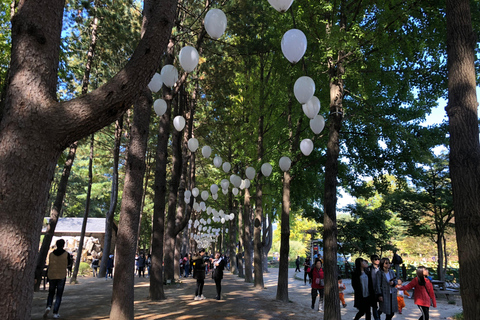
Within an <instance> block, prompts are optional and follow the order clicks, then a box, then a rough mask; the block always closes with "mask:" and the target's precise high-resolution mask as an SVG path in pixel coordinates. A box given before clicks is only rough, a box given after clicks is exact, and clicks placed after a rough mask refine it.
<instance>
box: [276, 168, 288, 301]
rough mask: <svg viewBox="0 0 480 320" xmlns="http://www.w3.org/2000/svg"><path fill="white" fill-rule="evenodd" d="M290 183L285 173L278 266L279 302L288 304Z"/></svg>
mask: <svg viewBox="0 0 480 320" xmlns="http://www.w3.org/2000/svg"><path fill="white" fill-rule="evenodd" d="M290 182H291V177H290V173H289V172H288V171H286V172H284V173H283V194H282V217H281V229H280V233H281V234H280V264H279V266H278V283H277V297H276V299H277V300H281V301H283V302H288V254H289V252H290Z"/></svg>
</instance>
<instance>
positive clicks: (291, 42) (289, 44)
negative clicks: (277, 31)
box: [281, 29, 308, 103]
mask: <svg viewBox="0 0 480 320" xmlns="http://www.w3.org/2000/svg"><path fill="white" fill-rule="evenodd" d="M281 47H282V52H283V55H284V56H285V58H287V60H288V61H290V62H291V63H297V62H298V61H300V59H302V57H303V55H304V54H305V51H306V50H307V37H306V36H305V34H304V33H303V32H302V31H301V30H298V29H290V30H288V31H287V32H285V34H284V35H283V37H282V42H281ZM307 101H308V100H307ZM304 103H305V102H304Z"/></svg>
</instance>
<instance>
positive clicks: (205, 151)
mask: <svg viewBox="0 0 480 320" xmlns="http://www.w3.org/2000/svg"><path fill="white" fill-rule="evenodd" d="M211 154H212V148H210V147H209V146H204V147H203V148H202V155H203V156H204V157H205V158H209V157H210V155H211Z"/></svg>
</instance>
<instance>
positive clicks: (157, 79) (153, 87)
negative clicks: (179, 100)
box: [148, 73, 163, 93]
mask: <svg viewBox="0 0 480 320" xmlns="http://www.w3.org/2000/svg"><path fill="white" fill-rule="evenodd" d="M162 84H163V82H162V76H161V75H160V74H159V73H155V74H154V75H153V77H152V80H150V82H149V83H148V89H150V91H152V92H153V93H156V92H158V90H160V89H161V88H162Z"/></svg>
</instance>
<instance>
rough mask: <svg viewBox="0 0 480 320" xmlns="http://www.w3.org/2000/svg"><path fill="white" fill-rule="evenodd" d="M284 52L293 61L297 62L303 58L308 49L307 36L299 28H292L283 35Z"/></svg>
mask: <svg viewBox="0 0 480 320" xmlns="http://www.w3.org/2000/svg"><path fill="white" fill-rule="evenodd" d="M281 46H282V52H283V55H284V56H285V58H287V60H288V61H290V62H291V63H297V62H298V61H300V59H302V57H303V55H304V54H305V51H306V50H307V37H306V36H305V34H304V33H303V32H302V31H301V30H298V29H290V30H288V31H287V32H285V34H284V35H283V37H282V42H281Z"/></svg>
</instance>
